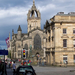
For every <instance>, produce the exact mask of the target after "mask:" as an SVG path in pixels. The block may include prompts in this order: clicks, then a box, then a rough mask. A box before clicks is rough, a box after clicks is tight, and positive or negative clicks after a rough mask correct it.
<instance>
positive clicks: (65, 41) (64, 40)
mask: <svg viewBox="0 0 75 75" xmlns="http://www.w3.org/2000/svg"><path fill="white" fill-rule="evenodd" d="M63 47H67V39H63Z"/></svg>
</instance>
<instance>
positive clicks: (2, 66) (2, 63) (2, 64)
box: [1, 62, 7, 75]
mask: <svg viewBox="0 0 75 75" xmlns="http://www.w3.org/2000/svg"><path fill="white" fill-rule="evenodd" d="M4 65H5V71H4ZM1 68H2V69H1V70H2V73H1V75H4V73H5V75H7V71H6V64H4V62H1Z"/></svg>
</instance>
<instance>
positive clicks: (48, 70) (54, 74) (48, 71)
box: [0, 66, 75, 75]
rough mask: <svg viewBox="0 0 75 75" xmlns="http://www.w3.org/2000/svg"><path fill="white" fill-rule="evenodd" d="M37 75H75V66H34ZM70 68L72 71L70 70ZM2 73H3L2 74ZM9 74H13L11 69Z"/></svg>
mask: <svg viewBox="0 0 75 75" xmlns="http://www.w3.org/2000/svg"><path fill="white" fill-rule="evenodd" d="M33 68H34V69H35V72H36V74H37V75H75V71H73V70H75V67H67V68H65V67H39V66H33ZM70 70H71V71H72V72H70ZM0 75H1V74H0ZM7 75H13V73H12V70H11V69H7Z"/></svg>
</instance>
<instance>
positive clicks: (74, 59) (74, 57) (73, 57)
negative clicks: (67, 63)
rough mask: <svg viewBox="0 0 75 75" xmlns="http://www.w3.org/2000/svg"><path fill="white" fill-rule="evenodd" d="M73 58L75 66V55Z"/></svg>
mask: <svg viewBox="0 0 75 75" xmlns="http://www.w3.org/2000/svg"><path fill="white" fill-rule="evenodd" d="M73 58H74V64H75V55H74V56H73Z"/></svg>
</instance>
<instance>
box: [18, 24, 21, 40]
mask: <svg viewBox="0 0 75 75" xmlns="http://www.w3.org/2000/svg"><path fill="white" fill-rule="evenodd" d="M17 32H18V35H17V39H21V34H22V30H21V27H20V25H19V27H18V30H17Z"/></svg>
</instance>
